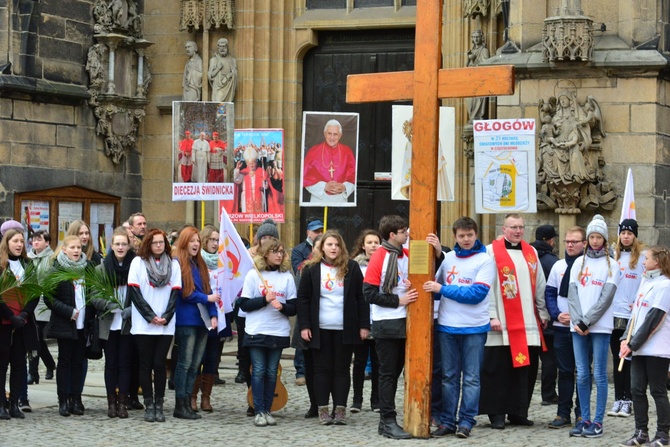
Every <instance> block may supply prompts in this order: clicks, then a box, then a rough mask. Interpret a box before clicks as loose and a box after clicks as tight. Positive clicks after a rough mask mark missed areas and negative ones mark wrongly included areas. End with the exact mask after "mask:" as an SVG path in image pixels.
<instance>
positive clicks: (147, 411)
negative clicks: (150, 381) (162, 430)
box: [144, 397, 156, 422]
mask: <svg viewBox="0 0 670 447" xmlns="http://www.w3.org/2000/svg"><path fill="white" fill-rule="evenodd" d="M144 421H145V422H156V410H155V409H154V398H153V397H145V398H144Z"/></svg>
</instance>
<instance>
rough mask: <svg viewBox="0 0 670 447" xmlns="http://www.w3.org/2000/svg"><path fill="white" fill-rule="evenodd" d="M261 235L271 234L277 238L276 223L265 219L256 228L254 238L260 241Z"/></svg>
mask: <svg viewBox="0 0 670 447" xmlns="http://www.w3.org/2000/svg"><path fill="white" fill-rule="evenodd" d="M263 236H272V237H276V238H277V239H279V230H278V229H277V224H276V223H275V221H274V220H272V219H265V220H264V221H263V223H262V224H261V226H260V227H258V230H256V240H257V241H260V240H261V238H262V237H263Z"/></svg>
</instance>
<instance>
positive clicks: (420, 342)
mask: <svg viewBox="0 0 670 447" xmlns="http://www.w3.org/2000/svg"><path fill="white" fill-rule="evenodd" d="M416 9H417V10H416V48H415V65H414V71H413V72H412V71H404V72H393V73H371V74H361V75H349V76H348V78H347V102H348V103H363V102H379V101H409V100H413V103H414V118H413V137H412V148H413V149H412V179H411V180H412V183H411V185H412V187H411V189H410V212H409V221H410V228H411V230H412V233H411V234H412V236H414V238H415V239H422V238H424V237H425V235H427V234H428V233H433V232H435V230H436V227H437V153H438V123H439V120H438V115H439V100H440V99H441V98H467V97H474V96H498V95H510V94H512V93H514V67H512V66H496V67H473V68H463V69H453V70H443V69H440V62H441V60H442V53H441V42H442V0H421V1H419V2H417V7H416ZM431 252H432V250H431V249H430V248H429V249H428V257H427V261H426V262H427V264H428V266H427V267H426V268H425V271H426V272H425V273H422V274H412V272H410V281H411V283H412V288H416V289H417V290H418V291H419V299H418V300H417V301H416V302H415V303H412V304H410V305H409V306H408V308H407V313H408V316H407V344H406V357H405V358H406V360H405V372H406V376H405V406H404V413H405V419H404V428H405V430H406V431H408V432H409V433H411V434H412V435H413V436H416V437H421V438H428V437H429V436H430V428H429V426H430V424H429V422H430V417H429V416H430V388H431V387H430V385H431V375H432V363H433V362H432V346H433V299H432V297H431V295H430V294H429V293H426V292H424V291H423V288H422V285H423V283H424V282H425V281H428V280H431V279H433V278H434V274H435V270H434V261H435V257H434V256H432V255H431ZM410 259H412V254H411V253H410Z"/></svg>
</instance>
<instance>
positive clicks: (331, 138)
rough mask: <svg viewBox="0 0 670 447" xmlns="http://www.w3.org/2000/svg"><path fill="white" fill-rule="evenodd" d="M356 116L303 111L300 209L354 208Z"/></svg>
mask: <svg viewBox="0 0 670 447" xmlns="http://www.w3.org/2000/svg"><path fill="white" fill-rule="evenodd" d="M358 125H359V114H358V113H332V112H303V114H302V156H301V160H302V163H301V169H300V186H301V188H300V206H315V207H319V206H320V207H326V206H356V173H357V169H358V135H359V134H358Z"/></svg>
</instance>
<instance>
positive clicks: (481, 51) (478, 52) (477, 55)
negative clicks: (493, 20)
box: [465, 29, 490, 123]
mask: <svg viewBox="0 0 670 447" xmlns="http://www.w3.org/2000/svg"><path fill="white" fill-rule="evenodd" d="M489 57H490V54H489V49H488V48H487V47H486V42H484V33H483V32H482V30H479V29H478V30H475V31H473V32H472V48H471V49H470V50H469V51H468V59H467V61H466V63H465V65H466V66H467V67H476V66H478V65H479V64H480V63H482V62H483V61H485V60H486V59H488V58H489ZM487 103H488V98H486V97H482V98H467V99H466V100H465V104H466V106H467V108H468V116H469V121H468V123H472V121H473V120H481V119H485V117H486V106H487Z"/></svg>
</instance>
